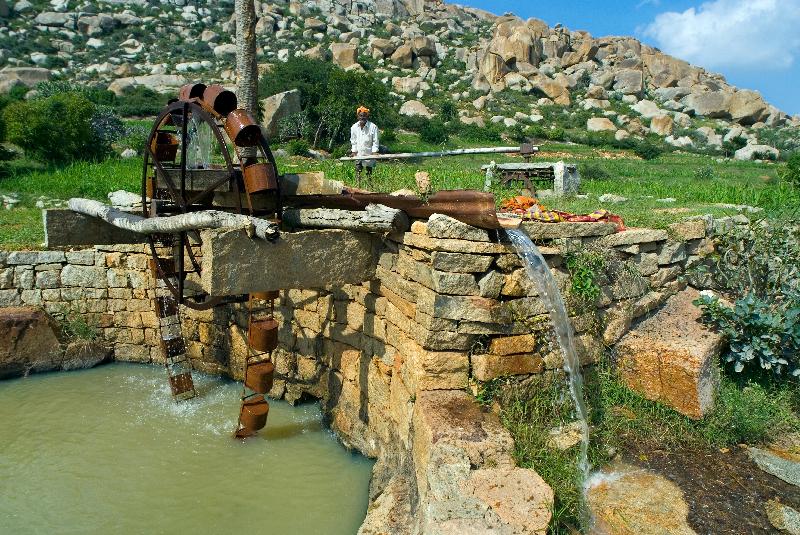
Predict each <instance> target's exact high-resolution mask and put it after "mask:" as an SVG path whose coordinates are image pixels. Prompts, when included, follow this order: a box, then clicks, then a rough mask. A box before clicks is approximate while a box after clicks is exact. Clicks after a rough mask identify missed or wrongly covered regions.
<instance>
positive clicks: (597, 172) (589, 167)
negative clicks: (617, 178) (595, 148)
mask: <svg viewBox="0 0 800 535" xmlns="http://www.w3.org/2000/svg"><path fill="white" fill-rule="evenodd" d="M580 174H581V178H582V179H584V180H606V179H609V178H611V175H610V174H609V173H608V171H606V169H605V168H604V167H603V166H601V165H600V164H597V163H594V162H586V163H582V164H580Z"/></svg>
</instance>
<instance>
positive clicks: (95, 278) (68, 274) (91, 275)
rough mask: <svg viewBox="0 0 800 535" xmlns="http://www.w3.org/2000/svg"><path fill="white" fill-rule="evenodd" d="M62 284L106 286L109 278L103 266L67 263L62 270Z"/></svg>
mask: <svg viewBox="0 0 800 535" xmlns="http://www.w3.org/2000/svg"><path fill="white" fill-rule="evenodd" d="M61 284H63V285H64V286H76V287H80V288H106V287H107V286H108V279H107V276H106V270H105V269H103V268H100V267H95V266H74V265H72V264H67V265H66V266H64V269H63V270H61Z"/></svg>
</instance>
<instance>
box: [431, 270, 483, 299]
mask: <svg viewBox="0 0 800 535" xmlns="http://www.w3.org/2000/svg"><path fill="white" fill-rule="evenodd" d="M432 275H433V290H435V291H437V292H439V293H442V294H450V295H478V294H479V293H480V288H479V287H478V283H477V282H475V276H474V275H473V274H471V273H449V272H447V271H434V272H433V274H432Z"/></svg>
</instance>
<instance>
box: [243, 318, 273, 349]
mask: <svg viewBox="0 0 800 535" xmlns="http://www.w3.org/2000/svg"><path fill="white" fill-rule="evenodd" d="M247 342H248V343H249V344H250V347H251V348H252V349H253V350H254V351H259V352H262V353H268V352H270V351H273V350H274V349H275V348H276V347H278V322H277V321H275V320H274V319H272V318H269V319H262V320H255V321H253V322H251V323H250V327H249V328H248V329H247Z"/></svg>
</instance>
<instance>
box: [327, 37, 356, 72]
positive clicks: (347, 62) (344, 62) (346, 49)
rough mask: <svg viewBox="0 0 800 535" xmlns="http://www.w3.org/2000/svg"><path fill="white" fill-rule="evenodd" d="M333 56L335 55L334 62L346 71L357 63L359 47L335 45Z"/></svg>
mask: <svg viewBox="0 0 800 535" xmlns="http://www.w3.org/2000/svg"><path fill="white" fill-rule="evenodd" d="M331 54H332V55H333V62H334V63H335V64H337V65H338V66H339V67H341V68H343V69H346V68H348V67H350V66H351V65H355V64H356V63H357V60H358V46H356V45H353V44H350V43H333V44H332V45H331Z"/></svg>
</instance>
